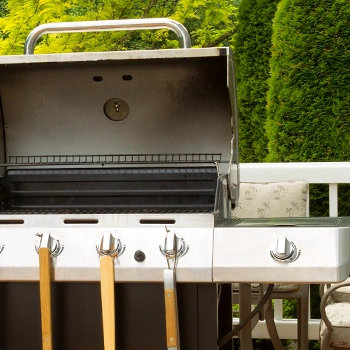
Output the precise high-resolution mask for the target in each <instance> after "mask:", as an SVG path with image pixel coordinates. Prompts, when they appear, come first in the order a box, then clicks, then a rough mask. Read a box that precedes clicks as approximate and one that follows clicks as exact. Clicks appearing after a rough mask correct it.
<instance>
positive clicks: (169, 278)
mask: <svg viewBox="0 0 350 350" xmlns="http://www.w3.org/2000/svg"><path fill="white" fill-rule="evenodd" d="M165 229H166V233H167V235H166V238H165V242H164V248H162V247H161V246H159V249H160V251H161V253H162V254H163V255H164V256H165V257H166V259H167V263H168V269H166V270H164V300H165V322H166V342H167V348H168V350H180V334H179V319H178V309H177V297H176V265H177V262H178V259H179V258H181V257H182V256H184V255H185V254H186V253H187V252H188V249H189V246H188V245H186V243H185V241H184V240H183V239H182V238H179V237H177V236H176V234H175V233H172V232H171V231H170V230H168V229H167V228H166V227H165Z"/></svg>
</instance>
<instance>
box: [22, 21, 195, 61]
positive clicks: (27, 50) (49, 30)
mask: <svg viewBox="0 0 350 350" xmlns="http://www.w3.org/2000/svg"><path fill="white" fill-rule="evenodd" d="M164 28H165V29H169V30H172V31H173V32H175V34H176V35H177V36H178V39H179V43H180V47H181V48H184V49H187V48H190V47H191V38H190V35H189V33H188V31H187V29H186V28H185V27H184V26H183V25H182V24H181V23H179V22H177V21H174V20H172V19H170V18H139V19H121V20H105V21H81V22H58V23H46V24H42V25H40V26H38V27H36V28H35V29H33V30H32V31H31V32H30V33H29V35H28V36H27V39H26V42H25V44H24V54H25V55H32V54H34V47H35V44H36V42H37V41H38V39H39V38H40V37H41V36H42V35H44V34H53V33H84V32H100V31H112V30H148V29H164Z"/></svg>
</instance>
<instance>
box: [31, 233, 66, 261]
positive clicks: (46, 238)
mask: <svg viewBox="0 0 350 350" xmlns="http://www.w3.org/2000/svg"><path fill="white" fill-rule="evenodd" d="M36 236H37V237H39V239H38V240H37V241H36V243H35V250H36V252H37V253H38V254H39V249H40V248H49V250H50V256H51V258H55V257H57V256H58V255H60V254H61V253H62V251H63V249H64V245H63V244H61V242H60V241H59V239H57V238H56V237H54V236H52V235H51V234H50V233H37V234H36Z"/></svg>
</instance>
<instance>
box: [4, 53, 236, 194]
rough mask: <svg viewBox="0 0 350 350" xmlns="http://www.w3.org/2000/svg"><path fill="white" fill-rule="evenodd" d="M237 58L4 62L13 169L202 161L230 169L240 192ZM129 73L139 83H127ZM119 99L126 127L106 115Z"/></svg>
mask: <svg viewBox="0 0 350 350" xmlns="http://www.w3.org/2000/svg"><path fill="white" fill-rule="evenodd" d="M231 56H232V53H231V51H230V50H229V49H227V48H219V49H217V48H212V49H184V50H156V51H132V52H115V53H103V54H101V53H100V54H96V53H83V54H62V55H28V56H12V57H11V58H9V57H0V85H1V95H2V109H3V118H4V124H5V142H6V152H7V159H6V162H5V164H9V165H8V166H9V167H15V166H16V164H17V165H18V166H22V165H25V164H27V166H36V165H38V166H52V165H54V166H56V165H57V166H60V165H61V166H63V167H64V166H72V165H74V166H76V165H82V166H86V165H89V166H90V165H91V166H95V167H102V166H104V165H105V164H110V165H112V166H114V165H116V166H121V165H123V164H128V162H129V160H130V159H131V162H135V163H142V162H143V160H145V162H144V163H145V164H147V162H148V161H149V159H151V162H158V161H160V162H162V161H164V159H165V163H169V159H170V158H174V161H175V163H179V164H181V163H182V162H186V163H188V162H202V161H203V160H204V161H205V162H217V163H218V167H219V170H220V173H221V174H228V173H229V172H230V175H231V183H232V184H231V185H230V187H232V186H235V184H234V181H237V170H236V168H237V164H238V157H237V149H231V143H232V145H233V146H232V147H235V145H236V142H237V140H236V135H235V134H236V132H237V129H235V125H236V114H235V111H236V105H235V102H234V101H235V98H234V97H232V96H231V95H232V94H234V93H235V92H234V90H232V89H234V88H233V87H232V83H230V82H229V81H228V77H229V74H230V73H231V72H232V70H233V68H232V67H231V65H232V64H233V62H232V57H231ZM126 75H127V76H129V77H130V76H131V77H132V79H131V80H123V77H124V76H126ZM96 76H99V77H102V78H103V79H102V81H96V79H95V80H94V77H96ZM150 81H152V88H150V86H149V82H150ZM77 91H79V94H77V93H76V92H77ZM135 92H137V93H135ZM111 96H112V97H113V96H117V97H118V98H121V99H123V100H124V101H127V103H128V105H129V107H130V112H129V115H128V117H127V118H126V119H124V120H123V121H122V122H120V123H116V122H112V121H110V120H109V119H107V118H106V116H105V113H104V108H103V107H104V104H105V102H106V101H107V100H108V99H109V98H111ZM18 100H21V101H22V104H24V105H26V108H25V109H23V108H21V107H20V106H19V104H18V103H17V102H16V101H18ZM32 135H36V136H35V138H33V137H32ZM179 140H181V142H179ZM87 150H88V152H87ZM160 151H161V155H160V156H159V157H158V159H157V158H154V156H155V155H159V154H160ZM113 155H115V156H117V157H119V158H113V157H112V156H113ZM167 155H171V156H170V157H168V156H167ZM188 155H189V158H187V157H188ZM206 155H209V156H210V157H209V158H207V159H206V157H207V156H206ZM98 157H100V158H98ZM134 157H137V158H136V159H135V160H134ZM96 159H97V160H98V159H100V161H97V162H96V163H95V160H96ZM104 160H105V161H104ZM109 162H110V163H109ZM45 163H46V164H45ZM79 163H82V164H79ZM115 163H116V164H115ZM3 164H4V163H3ZM233 174H236V175H233Z"/></svg>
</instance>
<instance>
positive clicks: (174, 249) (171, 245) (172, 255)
mask: <svg viewBox="0 0 350 350" xmlns="http://www.w3.org/2000/svg"><path fill="white" fill-rule="evenodd" d="M165 230H166V237H165V242H164V246H163V247H162V246H161V245H160V246H159V249H160V252H161V253H162V254H163V255H164V256H165V257H166V259H167V263H168V267H169V269H171V270H175V268H176V265H177V262H178V259H180V258H181V257H183V256H184V255H186V254H187V252H188V250H189V249H190V246H189V245H187V244H186V242H185V240H184V239H183V238H179V237H177V235H176V234H175V233H174V232H171V230H168V228H167V227H166V226H165Z"/></svg>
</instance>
